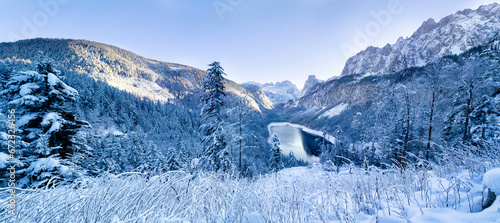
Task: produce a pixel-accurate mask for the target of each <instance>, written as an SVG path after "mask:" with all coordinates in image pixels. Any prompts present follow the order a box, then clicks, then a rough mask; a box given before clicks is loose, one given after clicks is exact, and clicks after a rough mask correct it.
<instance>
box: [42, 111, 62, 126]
mask: <svg viewBox="0 0 500 223" xmlns="http://www.w3.org/2000/svg"><path fill="white" fill-rule="evenodd" d="M57 120H61V116H59V114H57V112H49V113H47V114H45V115H44V116H43V121H42V122H41V123H40V124H42V125H48V124H50V123H53V122H55V121H57Z"/></svg>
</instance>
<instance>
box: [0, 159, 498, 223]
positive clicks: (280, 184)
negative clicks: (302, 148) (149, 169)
mask: <svg viewBox="0 0 500 223" xmlns="http://www.w3.org/2000/svg"><path fill="white" fill-rule="evenodd" d="M498 171H499V169H496V170H492V172H488V173H487V174H486V176H487V177H485V178H484V181H485V183H487V184H489V183H493V184H494V185H497V183H498V182H499V180H500V179H499V178H498V177H499V175H498ZM445 172H447V171H445V170H444V169H437V170H436V171H425V170H415V169H406V170H403V171H401V170H397V169H388V170H381V169H377V168H373V167H372V168H368V169H367V170H365V169H359V168H356V167H351V168H349V167H345V168H343V169H342V171H341V172H339V173H335V172H328V171H325V170H323V168H322V166H321V165H320V164H319V163H316V164H313V165H312V166H309V167H296V168H290V169H285V170H282V171H280V172H278V173H275V174H268V175H264V176H260V177H258V178H256V179H246V178H243V179H240V178H235V177H232V176H228V175H217V174H213V173H200V174H191V173H187V172H182V171H177V172H168V173H165V174H163V175H160V176H154V177H146V176H143V175H141V174H138V173H126V174H121V175H107V176H102V177H100V178H97V179H88V180H86V181H81V182H79V183H75V184H73V185H70V186H64V187H60V188H57V189H43V190H37V191H23V192H21V193H20V194H18V201H17V205H18V207H17V215H16V216H11V215H5V214H3V215H0V221H1V222H26V223H28V222H69V223H70V222H252V223H253V222H366V223H368V222H414V223H418V222H450V223H451V222H471V223H476V222H500V200H499V199H500V196H499V198H497V200H496V201H495V203H494V204H493V205H492V206H491V207H489V208H487V209H485V210H483V211H481V205H482V200H483V196H484V186H483V184H482V180H483V179H482V178H483V176H482V175H473V176H470V175H469V174H468V172H465V171H463V172H462V171H459V172H458V173H457V172H456V171H451V172H450V173H445ZM0 191H1V193H0V194H1V195H2V196H0V197H4V195H5V193H7V191H6V190H0ZM0 207H1V208H2V209H3V208H6V203H5V200H3V201H2V202H1V203H0ZM471 211H472V212H474V213H471Z"/></svg>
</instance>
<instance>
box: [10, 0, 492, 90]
mask: <svg viewBox="0 0 500 223" xmlns="http://www.w3.org/2000/svg"><path fill="white" fill-rule="evenodd" d="M492 2H497V1H495V0H440V1H435V0H418V1H417V0H331V1H328V0H303V1H300V0H200V1H194V0H191V1H189V0H163V1H162V0H141V1H139V0H120V1H118V0H114V1H113V0H85V1H83V0H2V1H0V42H8V41H11V40H13V39H20V38H21V39H25V38H32V37H51V38H71V39H86V40H91V41H97V42H102V43H106V44H111V45H115V46H118V47H121V48H124V49H126V50H130V51H132V52H134V53H137V54H139V55H141V56H144V57H147V58H152V59H156V60H161V61H167V62H175V63H181V64H185V65H189V66H194V67H197V68H200V69H204V70H206V69H207V64H209V63H211V62H212V61H214V60H217V61H220V62H221V65H222V66H223V67H224V68H225V70H226V73H227V74H228V78H230V79H232V80H235V81H236V82H239V83H242V82H246V81H257V82H261V83H265V82H276V81H281V80H286V79H288V80H291V81H292V82H294V83H295V84H297V85H298V87H299V88H301V87H302V85H303V83H304V81H305V80H306V79H307V77H308V75H311V74H314V75H316V76H317V77H318V78H320V79H328V78H331V77H333V76H337V75H339V74H340V72H341V71H342V68H343V66H344V64H345V61H346V60H347V59H348V57H349V56H352V55H353V54H354V53H355V52H357V51H359V50H361V49H362V48H365V46H367V45H374V46H383V45H385V44H386V43H394V42H395V41H396V40H397V38H398V37H399V36H403V37H407V36H410V35H411V34H412V33H413V31H415V30H416V29H417V28H418V27H419V26H420V25H421V24H422V22H423V21H424V20H427V19H428V18H434V19H436V21H437V20H439V19H441V18H442V17H444V16H446V15H449V14H452V13H454V12H456V11H457V10H461V9H464V8H473V9H476V8H477V7H478V6H480V5H483V4H489V3H492ZM215 6H218V10H217V8H216V7H215ZM381 12H389V14H390V17H391V18H390V19H385V20H377V19H376V18H375V17H374V15H373V14H374V13H375V14H380V13H381ZM382 14H383V13H382ZM383 18H386V17H383ZM29 23H31V24H33V27H34V28H35V29H29V28H26V27H28V26H29ZM27 24H28V25H27ZM370 25H372V26H371V27H372V29H371V31H370V30H368V31H366V27H367V26H369V27H370ZM375 26H378V29H377V27H375ZM373 27H375V28H373ZM358 30H361V32H364V33H365V34H367V33H368V34H370V36H369V38H368V40H369V41H368V42H367V43H365V44H356V39H355V38H356V36H357V35H358V32H359V31H358ZM348 45H349V46H352V47H350V48H349V49H350V50H342V46H348ZM344 49H345V47H344Z"/></svg>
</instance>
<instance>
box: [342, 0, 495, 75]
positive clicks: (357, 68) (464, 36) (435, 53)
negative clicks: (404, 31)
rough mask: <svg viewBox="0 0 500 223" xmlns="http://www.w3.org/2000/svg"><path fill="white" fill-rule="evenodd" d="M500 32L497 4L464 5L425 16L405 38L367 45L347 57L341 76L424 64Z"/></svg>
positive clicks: (474, 44)
mask: <svg viewBox="0 0 500 223" xmlns="http://www.w3.org/2000/svg"><path fill="white" fill-rule="evenodd" d="M498 33H500V4H498V3H492V4H489V5H483V6H480V7H479V8H478V9H476V10H472V9H464V10H460V11H457V12H456V13H454V14H451V15H448V16H446V17H444V18H442V19H440V20H439V22H436V21H435V20H434V19H432V18H431V19H428V20H426V21H424V22H423V23H422V25H421V26H420V27H419V28H418V29H417V30H416V31H415V32H414V33H413V34H412V35H411V36H410V37H408V38H402V37H400V38H399V39H398V40H397V41H396V43H394V44H387V45H385V46H384V47H380V48H379V47H373V46H370V47H368V48H366V49H365V50H363V51H361V52H359V53H358V54H356V55H355V56H353V57H351V58H349V59H348V60H347V62H346V63H345V66H344V69H343V70H342V73H341V76H346V75H352V74H388V73H395V72H399V71H402V70H404V69H406V68H410V67H417V66H424V65H426V64H428V63H431V62H433V61H435V60H437V59H439V58H441V57H443V56H446V55H453V54H460V53H462V52H465V51H467V50H469V49H471V48H473V47H475V46H479V45H484V44H486V43H488V42H489V40H491V39H492V38H493V37H494V36H496V35H498Z"/></svg>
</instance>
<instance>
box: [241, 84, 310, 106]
mask: <svg viewBox="0 0 500 223" xmlns="http://www.w3.org/2000/svg"><path fill="white" fill-rule="evenodd" d="M252 85H253V86H258V87H260V88H261V89H262V91H263V92H264V93H265V94H266V96H267V97H268V98H269V99H270V100H271V101H272V102H273V103H274V104H281V103H287V102H289V101H297V100H298V99H299V98H300V96H301V91H300V90H299V89H298V88H297V86H295V84H293V83H292V82H291V81H288V80H286V81H282V82H276V83H265V84H260V83H257V82H246V83H244V84H243V86H245V87H247V88H248V87H250V86H252Z"/></svg>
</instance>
